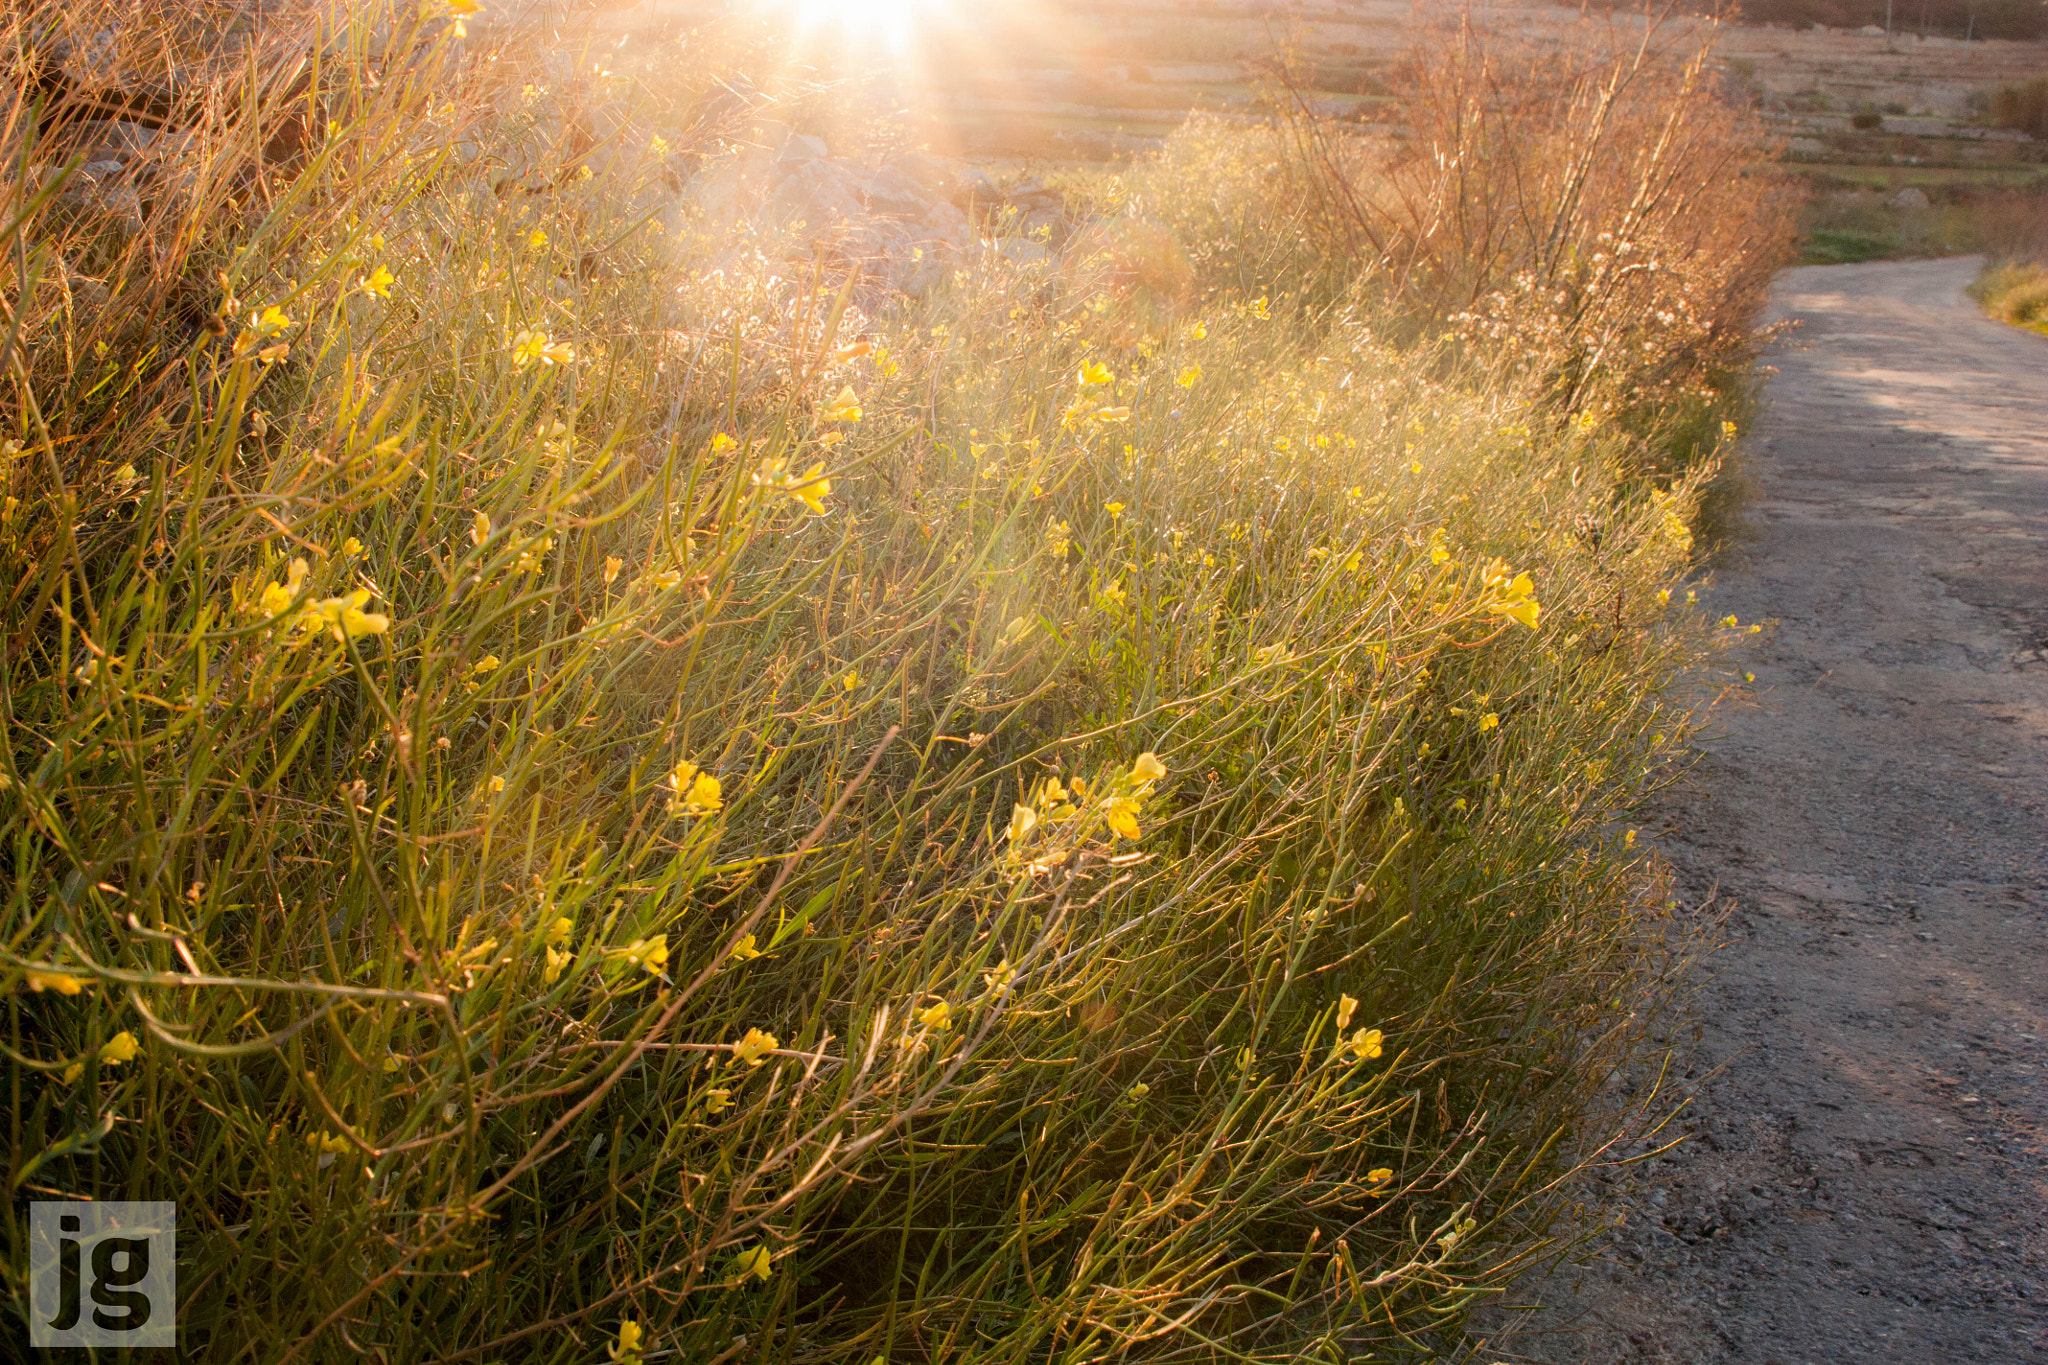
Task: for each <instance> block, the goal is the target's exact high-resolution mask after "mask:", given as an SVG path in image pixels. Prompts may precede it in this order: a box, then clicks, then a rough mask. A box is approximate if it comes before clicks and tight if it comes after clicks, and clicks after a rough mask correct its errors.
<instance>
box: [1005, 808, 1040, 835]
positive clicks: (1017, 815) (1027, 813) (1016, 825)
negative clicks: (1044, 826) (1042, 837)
mask: <svg viewBox="0 0 2048 1365" xmlns="http://www.w3.org/2000/svg"><path fill="white" fill-rule="evenodd" d="M1037 827H1038V812H1037V811H1035V810H1033V809H1031V807H1029V806H1023V805H1015V806H1012V807H1011V808H1010V842H1011V843H1013V844H1014V843H1016V842H1017V841H1018V840H1020V839H1022V838H1023V837H1024V836H1025V835H1027V834H1029V833H1031V831H1032V830H1034V829H1036V828H1037Z"/></svg>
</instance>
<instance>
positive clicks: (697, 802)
mask: <svg viewBox="0 0 2048 1365" xmlns="http://www.w3.org/2000/svg"><path fill="white" fill-rule="evenodd" d="M669 786H670V787H671V788H673V789H674V791H675V795H674V797H673V798H672V799H671V800H670V801H669V803H668V809H669V813H670V814H671V815H709V814H711V813H712V812H713V811H717V810H721V809H723V808H724V806H725V802H724V800H723V799H722V795H723V790H724V789H723V788H722V787H721V786H720V785H719V781H718V779H717V778H715V777H713V776H712V775H711V774H710V773H707V772H703V771H701V770H700V769H699V768H698V767H697V765H696V764H694V763H691V762H690V761H688V760H687V759H686V760H684V761H683V762H681V763H678V764H676V770H675V771H674V772H672V773H670V774H669Z"/></svg>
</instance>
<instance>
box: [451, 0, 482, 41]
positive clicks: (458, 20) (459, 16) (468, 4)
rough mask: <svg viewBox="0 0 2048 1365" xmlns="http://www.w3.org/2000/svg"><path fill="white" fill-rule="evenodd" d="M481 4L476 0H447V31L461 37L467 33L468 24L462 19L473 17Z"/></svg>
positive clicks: (480, 7)
mask: <svg viewBox="0 0 2048 1365" xmlns="http://www.w3.org/2000/svg"><path fill="white" fill-rule="evenodd" d="M482 8H483V6H482V5H480V4H478V3H477V0H448V18H449V20H450V23H449V26H448V31H449V32H450V33H453V34H454V35H455V36H456V37H458V38H462V37H466V36H468V34H469V25H468V24H467V23H465V22H464V21H465V20H467V19H469V18H471V17H473V16H474V15H475V14H476V12H477V11H478V10H480V9H482Z"/></svg>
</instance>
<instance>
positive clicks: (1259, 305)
mask: <svg viewBox="0 0 2048 1365" xmlns="http://www.w3.org/2000/svg"><path fill="white" fill-rule="evenodd" d="M1252 316H1253V317H1255V318H1257V319H1258V320H1259V321H1260V322H1266V321H1268V320H1270V319H1271V318H1272V316H1273V310H1272V309H1271V308H1270V307H1268V306H1267V304H1266V296H1265V295H1264V294H1261V295H1259V297H1258V298H1256V299H1254V300H1252Z"/></svg>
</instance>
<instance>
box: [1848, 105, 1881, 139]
mask: <svg viewBox="0 0 2048 1365" xmlns="http://www.w3.org/2000/svg"><path fill="white" fill-rule="evenodd" d="M1849 126H1850V127H1851V128H1854V129H1856V130H1857V131H1859V132H1865V133H1868V132H1875V131H1876V130H1878V129H1880V128H1882V127H1884V115H1883V114H1880V113H1878V112H1877V110H1875V109H1858V110H1857V111H1856V112H1855V113H1853V114H1851V115H1849Z"/></svg>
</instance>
